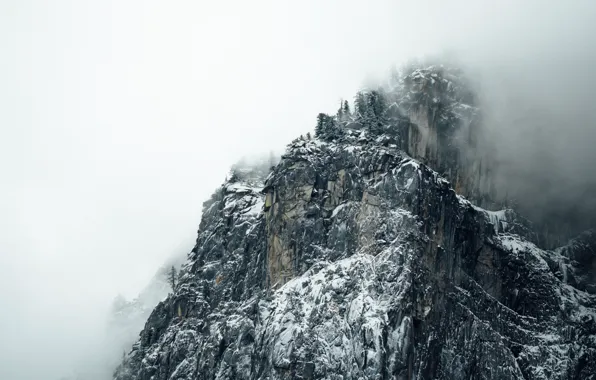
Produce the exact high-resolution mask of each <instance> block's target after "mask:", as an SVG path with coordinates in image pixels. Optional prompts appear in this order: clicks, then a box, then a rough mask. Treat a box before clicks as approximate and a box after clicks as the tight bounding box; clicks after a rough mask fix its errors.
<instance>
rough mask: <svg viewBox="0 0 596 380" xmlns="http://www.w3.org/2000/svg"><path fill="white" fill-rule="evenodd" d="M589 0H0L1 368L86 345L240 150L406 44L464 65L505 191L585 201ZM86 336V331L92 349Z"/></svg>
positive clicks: (336, 93)
mask: <svg viewBox="0 0 596 380" xmlns="http://www.w3.org/2000/svg"><path fill="white" fill-rule="evenodd" d="M594 16H596V13H595V5H594V4H593V2H591V1H582V0H578V1H573V2H564V1H549V2H548V3H545V2H543V1H530V0H526V1H501V2H498V3H497V2H494V3H493V2H486V1H479V2H470V1H464V0H461V1H453V2H449V4H447V2H443V1H404V2H393V1H371V2H367V3H366V4H363V3H362V2H357V1H328V2H324V3H321V2H317V1H314V0H313V1H303V2H300V3H298V4H289V3H287V4H286V3H281V2H278V1H257V2H243V1H235V2H231V3H213V4H207V3H204V2H196V1H181V2H176V3H165V2H158V1H133V2H126V3H123V2H116V1H112V2H92V1H60V2H51V3H49V2H43V1H34V0H18V1H17V0H12V1H10V0H9V1H5V2H3V3H2V4H1V5H0V43H1V45H2V51H3V53H4V59H2V60H0V82H1V83H3V85H2V87H1V89H0V104H1V105H0V125H1V126H0V131H1V136H0V137H1V138H0V170H1V172H2V186H1V187H0V188H1V190H0V209H2V213H0V215H1V216H0V226H1V227H2V230H3V233H2V234H0V284H1V289H2V291H1V293H0V336H2V337H3V342H4V343H3V344H2V346H1V349H0V357H1V358H2V359H0V378H7V379H17V380H20V379H23V380H28V379H39V378H41V377H43V378H46V377H47V378H58V377H59V376H61V375H63V374H64V373H68V372H69V371H70V370H71V369H72V368H74V367H75V366H76V365H77V364H80V362H81V361H82V359H81V356H84V357H88V355H89V354H88V353H87V352H86V351H85V350H87V349H89V347H92V348H93V347H96V346H98V345H99V342H101V340H102V339H103V336H102V335H101V333H100V331H102V330H101V328H100V327H101V326H103V324H104V322H105V320H104V317H103V316H104V315H105V312H107V310H108V309H109V306H110V303H111V301H112V300H113V297H114V296H115V295H116V294H118V293H120V292H123V293H124V294H125V295H127V296H128V297H129V298H132V297H134V296H136V295H137V294H138V293H139V292H140V290H141V289H142V288H143V287H144V286H145V285H146V284H147V283H148V282H149V280H150V278H151V277H152V276H153V274H154V272H155V270H156V269H157V268H158V267H159V266H160V265H161V264H162V263H163V261H164V260H165V258H166V257H168V256H170V255H171V254H173V253H181V252H182V253H184V252H187V251H188V250H189V249H190V248H192V246H193V244H194V241H195V238H196V236H195V234H196V226H197V225H198V224H199V221H200V216H201V204H202V202H203V201H204V200H206V199H207V198H208V197H209V195H210V194H211V193H212V191H213V190H214V189H215V188H217V186H218V185H219V184H220V183H221V181H222V180H223V178H224V177H225V175H226V173H227V171H228V168H229V167H230V166H231V165H232V164H233V163H234V162H236V161H237V160H238V159H239V158H240V157H241V156H243V155H250V154H256V153H266V152H269V151H276V152H277V151H281V150H282V149H283V147H284V146H285V144H287V143H288V142H290V141H292V140H293V139H294V138H295V137H296V136H298V135H300V134H305V133H306V132H308V131H312V130H313V128H314V125H315V123H316V119H315V116H316V115H317V113H319V112H332V111H334V110H335V109H336V108H337V107H338V105H339V101H340V99H341V98H344V99H348V100H350V101H352V97H353V95H354V94H355V93H356V91H357V90H358V89H360V88H361V87H363V86H368V87H372V86H373V85H376V84H378V83H379V82H382V81H384V80H385V79H386V78H388V77H389V67H390V66H391V65H392V64H394V63H402V62H405V61H408V60H409V59H411V58H413V57H417V56H422V55H424V56H433V57H440V59H441V61H444V62H453V61H455V62H457V63H458V65H459V66H460V67H463V68H464V70H465V72H466V74H467V75H468V76H469V77H470V78H471V79H472V81H473V82H474V86H475V88H476V89H477V91H478V94H479V96H480V101H481V103H482V106H483V108H482V109H483V117H484V119H485V122H486V125H488V126H490V128H489V131H490V133H491V141H492V142H494V147H495V148H496V154H497V156H498V157H500V158H501V160H502V161H504V163H503V164H502V166H501V167H503V168H508V169H507V170H504V171H503V172H501V173H503V174H502V177H499V178H497V179H498V180H499V181H500V182H499V184H501V185H500V186H504V187H505V188H507V189H515V191H517V198H519V199H520V200H524V201H529V202H534V203H535V204H536V206H532V207H528V210H529V211H530V212H535V213H538V215H534V217H535V218H536V219H540V217H541V214H542V213H544V214H545V215H553V214H554V215H561V217H562V218H566V219H569V218H570V216H571V215H576V216H577V217H578V219H579V221H578V224H580V225H582V226H585V225H589V224H590V222H591V220H590V217H591V216H593V215H594V207H595V206H594V199H595V197H594V196H593V194H594V177H593V175H591V173H592V172H593V169H592V165H593V162H596V156H595V152H596V150H595V149H593V146H594V144H595V143H596V133H595V128H594V125H595V120H594V113H593V112H592V110H591V102H592V99H593V96H592V92H593V89H594V88H595V87H594V84H595V83H594V82H595V75H594V74H593V72H592V70H591V68H592V67H594V64H595V63H596V62H595V61H596V56H595V48H594V47H593V43H592V41H591V38H590V36H591V35H593V34H594V27H593V19H594ZM93 349H94V348H93Z"/></svg>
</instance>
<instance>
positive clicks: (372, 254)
mask: <svg viewBox="0 0 596 380" xmlns="http://www.w3.org/2000/svg"><path fill="white" fill-rule="evenodd" d="M433 73H434V71H433V70H429V71H428V72H427V73H426V74H425V73H424V72H422V71H421V72H420V77H416V75H418V74H416V73H411V75H410V79H408V78H406V80H404V81H402V82H400V83H401V84H400V86H401V87H400V90H399V91H395V92H394V93H393V95H392V98H390V99H391V100H392V101H390V102H388V104H389V105H388V107H387V115H388V116H387V128H386V130H385V131H384V133H381V134H379V135H374V136H373V135H372V134H370V133H368V131H366V130H363V129H358V128H357V127H356V128H349V129H346V131H345V134H344V135H343V136H342V138H340V139H337V140H335V141H331V142H323V141H321V140H319V139H308V138H307V139H297V140H296V141H294V142H293V143H292V144H290V146H289V147H288V150H287V152H286V154H285V155H284V156H283V157H282V159H281V161H280V163H279V164H278V165H277V166H275V168H274V169H273V171H272V172H271V173H270V174H269V175H268V176H267V177H266V178H263V176H259V175H256V174H255V173H254V172H250V171H244V172H243V173H241V175H236V176H234V178H233V181H228V182H226V183H225V184H224V185H223V186H222V187H221V188H220V189H218V190H217V191H216V192H215V194H214V195H213V196H212V198H211V199H210V200H209V201H207V202H206V203H205V204H204V209H203V219H202V221H201V225H200V226H199V232H198V238H197V242H196V246H195V247H194V249H193V250H192V252H191V253H190V254H189V257H188V262H187V264H186V274H185V275H184V276H183V277H182V279H181V280H180V283H179V284H178V285H177V287H176V290H175V292H174V294H172V295H171V296H169V297H168V298H167V299H166V300H165V301H163V302H161V303H160V304H159V305H158V306H157V307H156V308H155V310H154V311H153V312H152V314H151V316H150V317H149V319H148V321H147V323H146V325H145V328H144V330H143V331H142V333H141V335H140V339H139V341H138V342H137V343H136V344H135V345H134V346H133V349H132V351H131V353H130V354H129V355H128V357H127V358H126V359H125V360H124V362H123V363H122V364H121V365H120V366H119V367H118V369H117V370H116V372H115V379H117V380H133V379H135V380H166V379H171V380H175V379H188V380H191V379H193V380H194V379H271V380H273V379H343V380H349V379H354V380H359V379H596V295H595V293H596V292H595V289H596V288H595V287H596V279H595V274H594V273H595V266H596V259H595V257H596V251H595V247H596V238H595V236H596V234H594V233H586V234H584V235H582V236H580V237H579V238H577V239H576V240H574V241H572V242H571V243H570V244H569V245H567V246H565V247H562V248H558V249H556V250H543V249H541V248H539V247H538V246H537V245H536V242H537V237H536V236H537V235H536V233H534V232H532V230H531V228H530V226H529V224H528V223H527V222H526V221H525V220H524V219H523V218H521V217H519V216H517V214H516V213H515V212H514V211H513V210H509V209H505V210H500V211H487V210H485V209H483V208H480V207H478V206H476V205H475V204H473V203H471V202H470V201H468V200H467V199H466V198H465V197H464V196H462V194H463V195H468V196H470V198H471V199H475V200H479V199H480V200H482V199H484V200H485V202H486V200H489V201H490V202H493V198H492V195H491V193H490V185H488V184H487V183H483V181H484V179H485V178H487V177H486V175H484V174H482V175H478V176H477V177H473V176H472V177H471V176H468V175H467V174H466V173H468V174H469V173H472V172H479V173H482V172H483V170H485V169H483V167H480V166H474V165H477V164H476V163H472V161H471V160H468V158H467V157H464V156H462V155H461V152H459V153H458V151H457V149H455V145H454V144H451V143H449V144H448V143H447V142H448V141H449V142H453V141H455V140H454V139H456V137H457V136H458V135H459V132H461V131H465V130H467V129H469V126H470V123H473V122H474V120H473V114H474V112H473V107H472V106H465V102H464V100H466V99H468V98H469V95H465V94H464V95H461V94H462V93H461V92H460V91H458V90H457V88H454V87H453V86H454V85H453V81H449V80H448V79H447V81H443V79H444V78H445V77H446V75H445V74H441V75H442V76H432V74H433ZM427 74H428V75H427ZM415 78H418V79H415ZM429 78H430V79H429ZM414 79H415V80H414ZM433 80H434V81H435V82H434V83H436V86H437V87H433V86H434V83H433V82H432V81H433ZM408 81H409V82H408ZM450 83H451V84H450ZM425 86H427V87H425ZM428 86H430V87H428ZM412 88H414V90H416V91H418V92H416V91H414V90H411V89H412ZM424 88H431V89H432V91H430V90H429V91H422V89H424ZM429 94H430V97H429ZM433 94H434V95H433ZM450 99H451V100H450ZM428 102H430V103H428ZM429 104H430V105H431V106H428V105H429ZM433 104H434V105H433ZM405 105H408V107H405ZM433 107H436V109H434V111H433ZM429 110H430V111H429ZM464 122H465V123H464ZM351 123H352V124H355V123H356V122H354V121H351ZM467 136H470V134H469V133H468V134H467ZM487 168H488V166H487ZM433 169H435V170H433ZM486 170H487V172H488V169H486ZM437 171H438V172H437ZM439 173H441V174H439ZM450 181H452V182H450ZM485 202H475V203H485ZM493 203H494V204H496V203H497V202H493Z"/></svg>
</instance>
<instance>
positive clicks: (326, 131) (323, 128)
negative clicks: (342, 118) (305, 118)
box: [315, 113, 343, 141]
mask: <svg viewBox="0 0 596 380" xmlns="http://www.w3.org/2000/svg"><path fill="white" fill-rule="evenodd" d="M342 133H343V130H342V129H341V127H340V126H339V125H338V124H337V122H336V120H335V118H334V117H332V116H329V115H327V114H324V113H320V114H319V115H318V116H317V126H316V127H315V136H316V137H318V138H320V139H321V140H324V141H332V140H335V139H338V138H340V137H341V135H342Z"/></svg>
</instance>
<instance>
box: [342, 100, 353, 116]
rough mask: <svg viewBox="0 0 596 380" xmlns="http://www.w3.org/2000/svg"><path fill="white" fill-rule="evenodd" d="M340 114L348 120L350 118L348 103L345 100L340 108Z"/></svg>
mask: <svg viewBox="0 0 596 380" xmlns="http://www.w3.org/2000/svg"><path fill="white" fill-rule="evenodd" d="M342 114H343V115H344V117H345V118H349V117H350V116H352V112H351V111H350V103H348V101H347V100H344V104H343V106H342Z"/></svg>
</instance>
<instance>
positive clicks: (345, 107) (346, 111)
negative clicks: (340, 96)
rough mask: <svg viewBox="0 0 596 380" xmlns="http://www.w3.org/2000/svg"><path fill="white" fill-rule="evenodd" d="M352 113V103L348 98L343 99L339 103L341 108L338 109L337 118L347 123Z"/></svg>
mask: <svg viewBox="0 0 596 380" xmlns="http://www.w3.org/2000/svg"><path fill="white" fill-rule="evenodd" d="M351 117H352V114H351V112H350V104H349V103H348V101H347V100H342V101H341V102H340V103H339V109H338V110H337V120H338V121H340V122H342V123H345V122H348V121H349V120H350V118H351Z"/></svg>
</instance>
